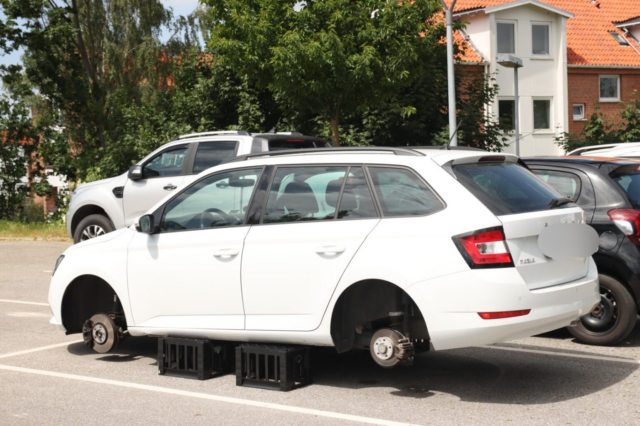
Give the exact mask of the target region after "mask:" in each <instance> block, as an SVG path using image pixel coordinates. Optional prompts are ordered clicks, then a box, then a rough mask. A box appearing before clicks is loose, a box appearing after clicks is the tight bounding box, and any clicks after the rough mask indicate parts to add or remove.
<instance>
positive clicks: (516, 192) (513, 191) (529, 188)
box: [453, 163, 575, 216]
mask: <svg viewBox="0 0 640 426" xmlns="http://www.w3.org/2000/svg"><path fill="white" fill-rule="evenodd" d="M453 171H454V173H455V175H456V177H457V178H458V181H459V182H460V183H461V184H462V185H464V187H465V188H467V189H468V190H469V191H470V192H471V193H472V194H473V195H475V196H476V198H478V199H479V200H480V201H481V202H482V203H483V204H484V205H485V206H487V208H488V209H489V210H491V212H492V213H493V214H495V215H496V216H504V215H509V214H518V213H529V212H536V211H543V210H549V208H550V206H551V201H552V200H554V199H558V198H564V196H563V195H562V194H560V193H559V192H557V191H556V190H555V189H553V188H552V187H550V186H549V185H547V184H546V183H545V182H544V181H542V179H540V178H538V177H537V176H536V175H534V174H533V173H531V172H530V171H529V170H527V169H526V168H524V167H522V166H520V165H519V164H513V163H509V164H507V163H486V164H482V163H477V164H464V165H459V166H453ZM567 207H575V204H573V203H567V204H561V205H558V206H557V207H556V208H559V209H562V208H567Z"/></svg>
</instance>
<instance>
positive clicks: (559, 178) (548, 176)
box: [533, 170, 581, 201]
mask: <svg viewBox="0 0 640 426" xmlns="http://www.w3.org/2000/svg"><path fill="white" fill-rule="evenodd" d="M533 173H535V174H536V175H538V177H539V178H540V179H542V180H543V181H545V182H547V183H548V184H549V185H551V186H553V187H554V188H555V189H556V190H557V191H558V192H560V193H561V194H562V195H564V196H565V197H567V198H568V199H570V200H571V201H576V200H577V199H578V197H579V196H580V188H581V182H580V178H579V177H578V176H576V175H574V174H573V173H567V172H557V171H555V170H534V171H533Z"/></svg>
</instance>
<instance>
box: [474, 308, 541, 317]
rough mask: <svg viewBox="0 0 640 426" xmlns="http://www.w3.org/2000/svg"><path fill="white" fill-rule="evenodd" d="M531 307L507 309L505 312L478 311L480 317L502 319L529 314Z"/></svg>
mask: <svg viewBox="0 0 640 426" xmlns="http://www.w3.org/2000/svg"><path fill="white" fill-rule="evenodd" d="M530 312H531V309H523V310H521V311H507V312H478V315H480V318H482V319H502V318H513V317H521V316H524V315H529V313H530Z"/></svg>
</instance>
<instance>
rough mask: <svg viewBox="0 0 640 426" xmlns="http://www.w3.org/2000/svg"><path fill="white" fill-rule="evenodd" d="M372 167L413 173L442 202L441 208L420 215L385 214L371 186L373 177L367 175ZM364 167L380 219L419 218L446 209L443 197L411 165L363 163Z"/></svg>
mask: <svg viewBox="0 0 640 426" xmlns="http://www.w3.org/2000/svg"><path fill="white" fill-rule="evenodd" d="M370 167H373V168H385V169H390V168H393V169H405V170H407V171H409V172H411V173H413V174H414V175H415V176H417V177H418V179H419V180H421V181H422V183H424V184H425V185H426V186H427V188H429V189H430V190H431V192H432V193H433V195H435V196H436V198H437V199H438V200H439V201H440V202H441V203H442V208H441V209H439V210H436V211H434V212H431V213H427V214H420V215H402V214H401V215H385V214H384V211H383V209H382V204H381V203H380V200H379V199H378V194H377V192H376V191H375V189H374V187H373V179H372V178H371V176H370V175H369V168H370ZM365 168H366V170H367V175H368V176H369V179H371V181H370V186H371V190H372V192H373V195H374V199H375V200H376V204H377V206H378V208H379V212H378V214H380V217H381V218H382V219H396V218H402V219H412V218H421V217H427V216H432V215H434V214H437V213H440V212H442V211H444V210H446V209H447V203H446V202H445V201H444V199H443V198H442V197H441V196H440V194H438V192H437V191H436V190H435V189H434V188H433V187H432V186H431V185H429V182H427V181H426V180H425V179H424V178H423V177H422V175H421V174H420V173H418V172H416V171H415V170H414V169H412V168H411V167H408V166H402V165H398V164H390V165H386V164H365Z"/></svg>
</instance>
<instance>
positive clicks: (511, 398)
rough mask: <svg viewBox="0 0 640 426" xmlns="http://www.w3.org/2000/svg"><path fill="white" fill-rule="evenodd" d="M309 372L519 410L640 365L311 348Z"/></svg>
mask: <svg viewBox="0 0 640 426" xmlns="http://www.w3.org/2000/svg"><path fill="white" fill-rule="evenodd" d="M554 333H561V332H554ZM545 337H547V336H546V335H545ZM157 349H158V346H157V339H155V338H149V337H128V338H126V339H123V340H122V342H121V343H120V345H119V346H118V348H117V349H116V350H115V351H114V352H112V353H109V354H104V355H100V354H96V353H95V352H94V351H93V350H91V349H89V348H87V347H86V346H85V345H84V343H75V344H72V345H70V346H69V347H68V352H69V353H70V354H72V355H76V356H91V357H94V358H95V360H96V361H102V362H113V363H119V362H130V361H135V360H139V359H141V358H146V359H148V360H149V361H150V363H149V364H148V365H149V366H157ZM539 349H542V348H539ZM571 353H572V354H582V355H596V354H594V353H588V352H578V351H575V350H574V351H571ZM311 366H312V376H313V384H314V385H317V386H329V387H337V388H342V389H353V390H363V389H375V388H383V389H385V390H387V389H388V390H389V393H390V394H391V395H394V396H396V397H399V398H412V399H427V398H430V397H433V396H434V395H437V394H449V395H453V396H456V397H458V398H460V399H461V400H463V401H469V402H482V403H495V404H522V405H529V404H550V403H556V402H560V401H566V400H571V399H575V398H580V397H583V396H586V395H589V394H592V393H596V392H600V391H602V390H604V389H606V388H608V387H610V386H613V385H615V384H616V383H619V382H621V381H623V380H625V379H626V378H627V377H628V376H629V375H631V374H632V373H633V372H635V371H636V370H637V369H638V368H640V365H639V364H632V363H618V362H612V361H606V360H598V359H586V358H570V357H566V358H565V357H559V356H548V355H545V354H536V353H522V352H511V351H501V350H496V349H488V348H467V349H460V350H453V351H442V352H427V353H423V354H420V355H418V356H417V357H416V360H415V363H414V365H413V366H411V367H397V368H394V369H384V368H381V367H379V366H377V365H376V364H375V363H374V361H373V360H372V359H371V356H370V355H369V352H368V351H363V350H359V351H352V352H348V353H345V354H338V353H337V352H336V351H335V349H334V348H328V347H327V348H322V347H315V348H312V350H311ZM213 380H215V379H213ZM312 386H313V385H312Z"/></svg>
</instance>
